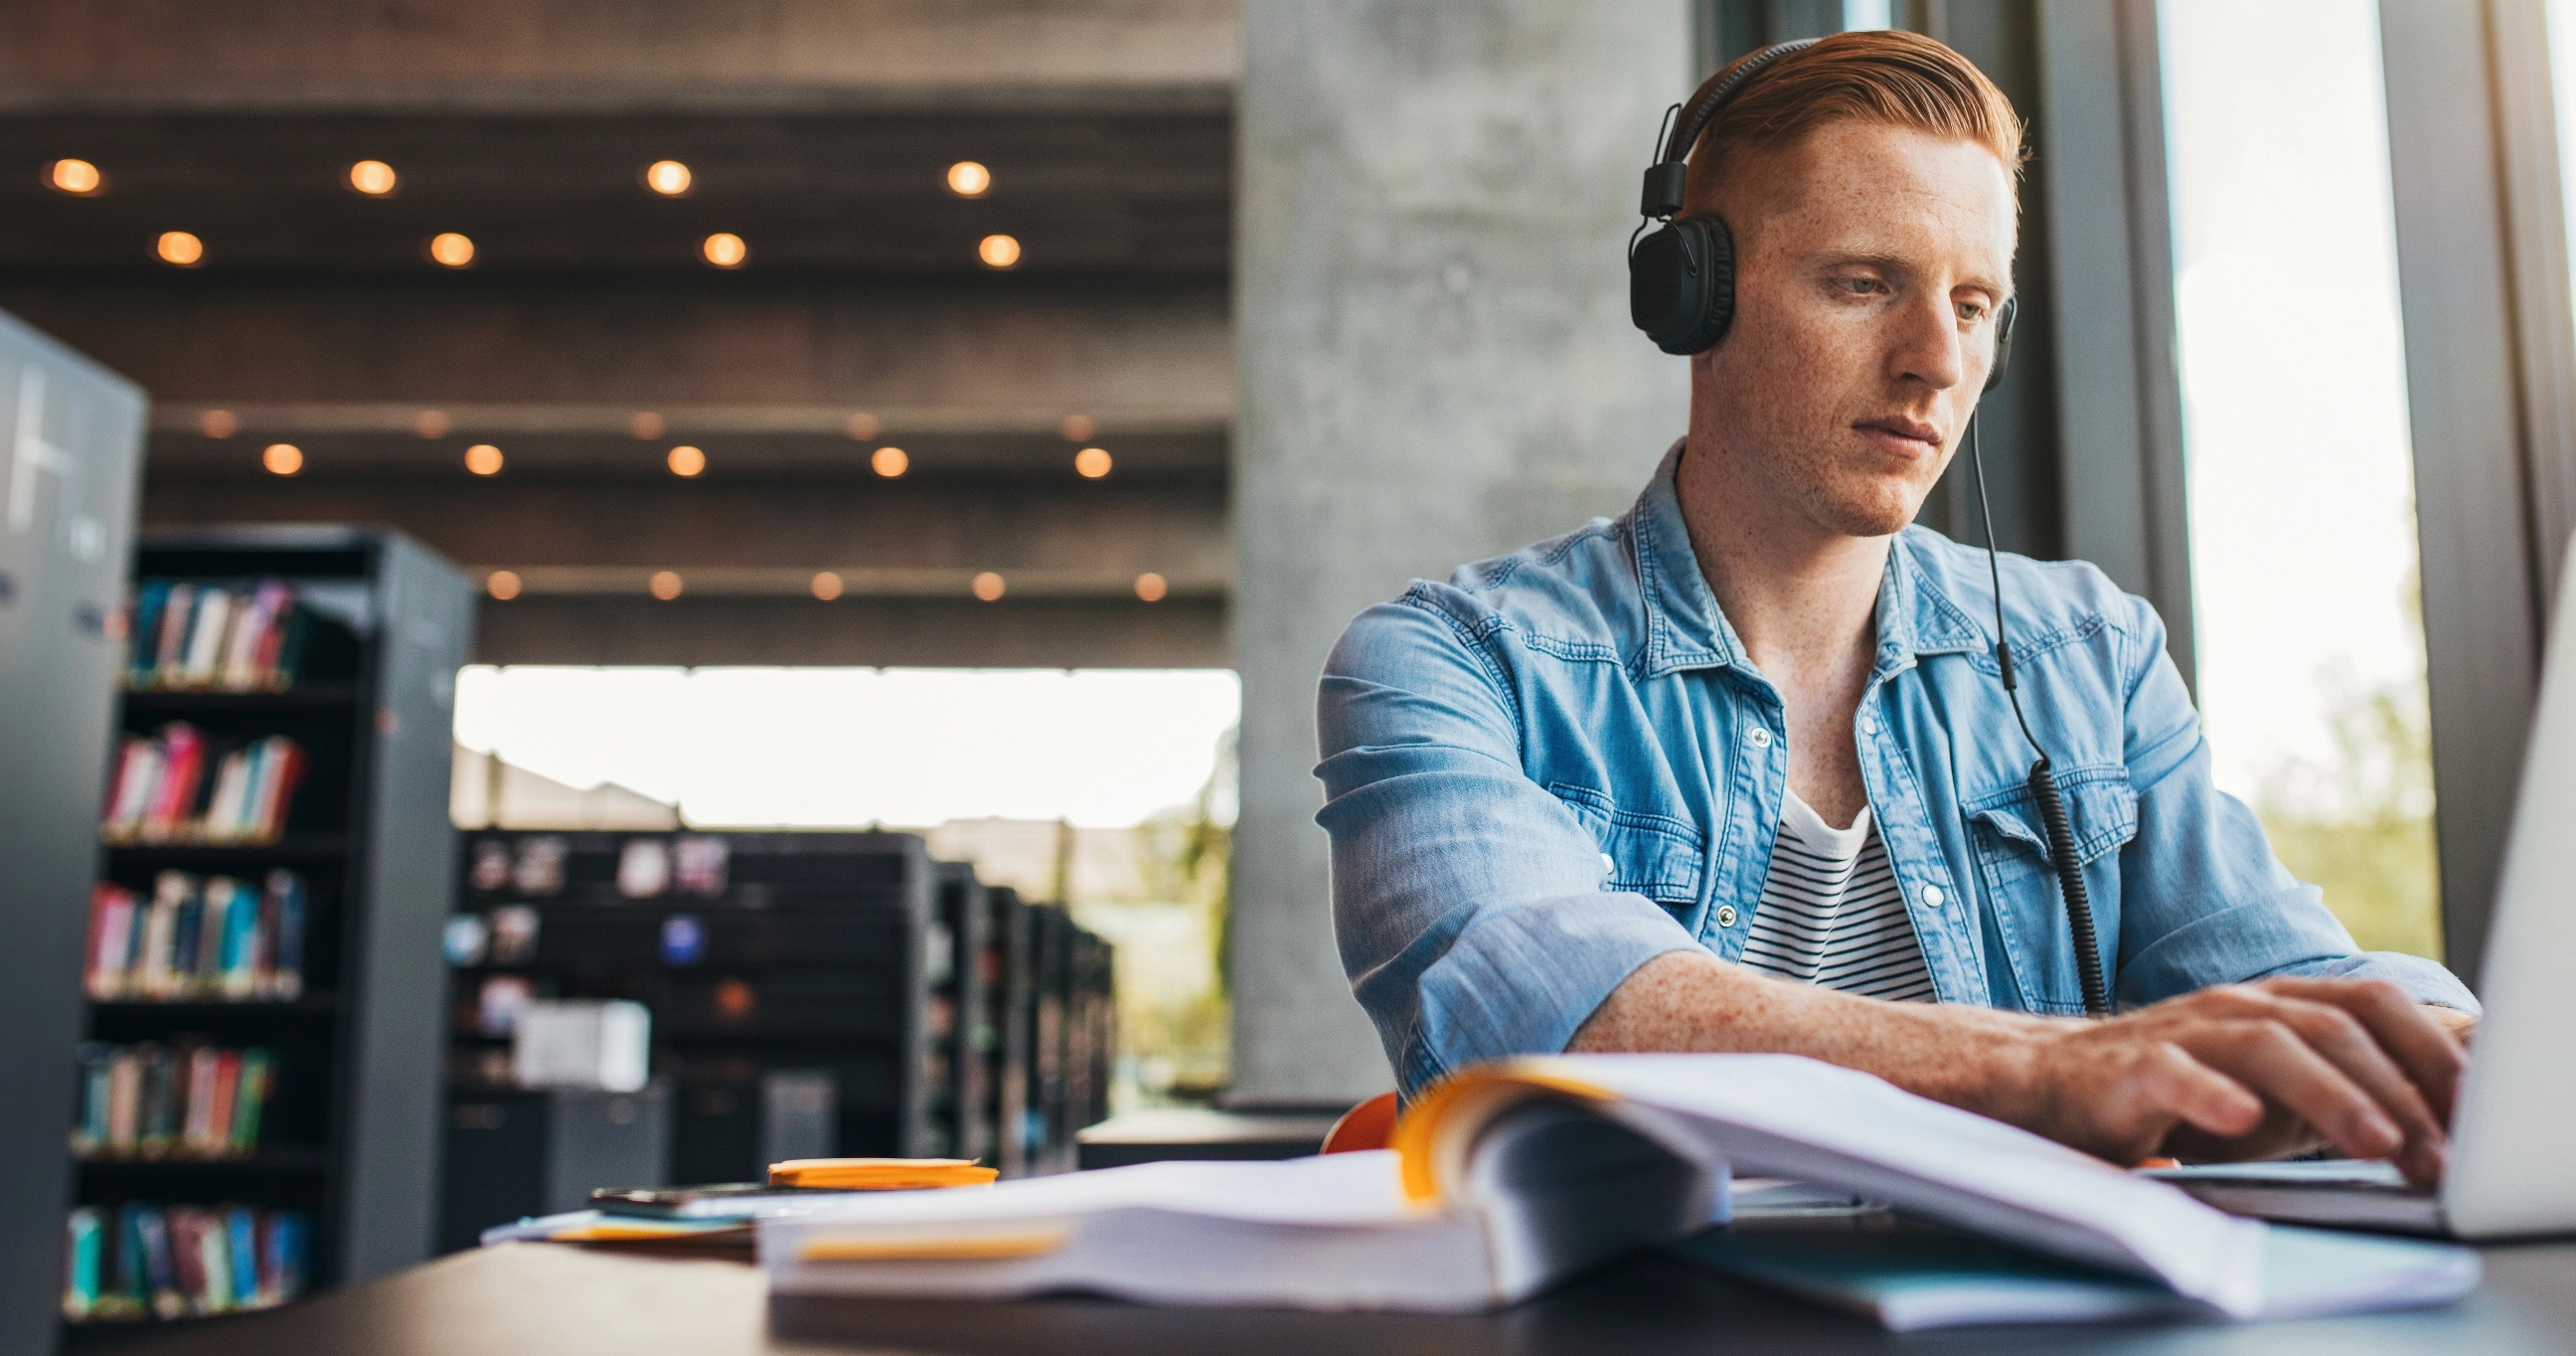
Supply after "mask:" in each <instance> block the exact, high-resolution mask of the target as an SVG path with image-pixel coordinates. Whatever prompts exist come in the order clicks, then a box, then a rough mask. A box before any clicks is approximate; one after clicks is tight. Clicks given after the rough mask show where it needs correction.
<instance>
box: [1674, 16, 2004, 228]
mask: <svg viewBox="0 0 2576 1356" xmlns="http://www.w3.org/2000/svg"><path fill="white" fill-rule="evenodd" d="M1734 69H1735V65H1734V63H1729V64H1728V66H1727V68H1726V70H1724V71H1719V72H1718V73H1717V74H1715V75H1712V76H1710V77H1709V78H1708V84H1705V85H1702V86H1700V90H1701V91H1702V92H1705V91H1706V90H1707V89H1708V88H1709V87H1710V86H1711V85H1715V84H1716V83H1717V82H1718V81H1720V80H1723V79H1725V78H1726V74H1727V71H1732V70H1734ZM1853 119H1856V120H1858V121H1862V122H1874V123H1880V124H1883V125H1886V126H1890V127H1906V128H1912V129H1914V130H1916V131H1919V132H1928V133H1930V134H1932V135H1934V136H1937V137H1945V138H1949V139H1951V140H1956V141H1968V142H1974V143H1975V144H1977V145H1979V146H1983V147H1985V148H1986V149H1987V150H1990V151H1992V152H1994V153H1995V158H1996V159H1998V160H2001V161H2002V162H2003V163H2004V167H2005V168H2006V169H2008V170H2010V171H2012V173H2013V176H2014V178H2015V180H2016V181H2018V179H2019V178H2020V175H2021V164H2022V160H2023V158H2024V156H2025V155H2026V154H2027V152H2026V151H2025V149H2024V148H2023V146H2022V124H2021V118H2020V116H2019V115H2017V114H2015V113H2014V112H2013V106H2012V100H2010V99H2007V98H2005V97H2004V92H2003V91H2002V90H2000V89H1997V88H1995V82H1994V81H1992V80H1989V79H1987V78H1986V73H1985V72H1984V71H1981V70H1978V69H1977V67H1976V64H1975V63H1973V62H1971V61H1969V60H1968V59H1967V58H1966V57H1963V56H1961V55H1959V54H1958V53H1957V52H1954V51H1952V50H1950V49H1949V48H1948V47H1946V46H1944V45H1942V44H1941V43H1938V42H1935V41H1933V40H1932V39H1930V38H1927V37H1925V36H1923V35H1922V34H1920V33H1908V32H1906V31H1904V30H1902V29H1874V30H1869V31H1865V32H1857V33H1836V34H1834V35H1833V36H1832V37H1829V38H1824V39H1821V40H1819V41H1817V42H1816V43H1815V44H1814V45H1813V46H1810V47H1802V48H1800V49H1799V50H1797V51H1795V52H1791V53H1789V54H1788V55H1787V56H1784V57H1781V58H1779V59H1778V60H1776V61H1773V62H1772V63H1771V65H1770V66H1769V67H1768V68H1767V69H1765V70H1763V71H1761V72H1760V73H1758V74H1756V75H1755V76H1754V77H1753V79H1752V80H1751V81H1750V82H1749V83H1747V84H1746V85H1745V87H1744V88H1743V90H1741V91H1740V92H1738V93H1737V94H1736V96H1735V98H1734V99H1732V100H1730V101H1729V102H1728V103H1727V105H1726V107H1724V108H1722V109H1720V110H1718V114H1717V116H1716V117H1715V118H1712V119H1710V120H1709V124H1708V126H1707V127H1706V128H1704V129H1702V130H1701V132H1700V135H1699V141H1698V143H1697V145H1695V146H1694V147H1693V148H1692V151H1691V169H1690V177H1689V180H1688V182H1689V189H1688V191H1687V193H1685V195H1684V201H1685V203H1686V205H1685V206H1684V207H1683V209H1682V210H1683V211H1684V213H1686V214H1694V215H1695V214H1698V213H1702V212H1709V211H1713V210H1715V207H1714V205H1713V204H1712V203H1710V202H1709V201H1708V198H1709V195H1711V194H1712V193H1714V192H1715V187H1716V184H1717V181H1718V177H1719V176H1718V175H1717V174H1715V173H1711V172H1708V171H1711V170H1714V169H1716V168H1717V167H1718V166H1720V165H1722V164H1723V163H1725V162H1726V161H1728V160H1732V159H1735V158H1737V157H1739V156H1741V155H1742V154H1743V153H1744V152H1746V151H1760V150H1769V149H1772V148H1775V147H1779V146H1785V145H1787V144H1789V143H1790V142H1793V141H1796V140H1797V139H1799V138H1800V137H1803V136H1805V135H1807V134H1808V133H1809V132H1812V131H1815V130H1816V129H1817V128H1819V127H1822V126H1824V125H1825V124H1827V123H1833V122H1842V121H1845V120H1853Z"/></svg>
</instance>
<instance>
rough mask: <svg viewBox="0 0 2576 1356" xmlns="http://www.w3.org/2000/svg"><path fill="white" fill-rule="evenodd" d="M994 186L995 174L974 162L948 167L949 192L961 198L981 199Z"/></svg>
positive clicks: (959, 162) (961, 161)
mask: <svg viewBox="0 0 2576 1356" xmlns="http://www.w3.org/2000/svg"><path fill="white" fill-rule="evenodd" d="M992 186H993V172H992V171H991V170H988V169H986V168H984V167H983V166H981V165H978V164H976V163H975V162H974V161H972V160H960V161H958V162H957V163H956V164H954V165H951V166H949V167H948V191H949V192H951V193H954V194H956V195H957V196H958V197H961V198H980V197H983V196H984V191H985V190H986V189H989V188H991V187H992Z"/></svg>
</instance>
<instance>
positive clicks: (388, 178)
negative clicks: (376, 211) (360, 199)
mask: <svg viewBox="0 0 2576 1356" xmlns="http://www.w3.org/2000/svg"><path fill="white" fill-rule="evenodd" d="M349 187H351V188H354V189H356V190H358V191H359V192H361V193H364V194H366V195H367V196H368V197H370V198H381V197H383V196H385V195H386V194H388V193H391V192H393V191H394V167H393V166H391V165H388V164H386V163H385V162H383V161H381V160H361V161H359V162H358V163H356V164H354V165H351V166H350V167H349Z"/></svg>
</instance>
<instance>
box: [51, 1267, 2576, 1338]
mask: <svg viewBox="0 0 2576 1356" xmlns="http://www.w3.org/2000/svg"><path fill="white" fill-rule="evenodd" d="M2485 1252H2486V1261H2487V1282H2486V1284H2485V1285H2484V1286H2483V1287H2481V1288H2480V1289H2479V1291H2478V1293H2476V1294H2475V1295H2472V1296H2470V1297H2469V1298H2467V1299H2465V1300H2462V1301H2460V1302H2458V1303H2456V1304H2453V1305H2450V1306H2448V1307H2446V1308H2442V1309H2433V1310H2424V1311H2419V1312H2414V1313H2403V1314H2386V1315H2380V1316H2377V1317H2371V1318H2352V1319H2333V1320H2324V1321H2318V1322H2307V1323H2278V1324H2258V1325H2248V1326H2235V1327H2228V1326H2194V1325H2166V1326H2152V1327H2151V1326H2128V1327H2081V1328H2076V1327H2060V1328H2030V1327H2017V1328H1982V1329H1959V1330H1954V1331H1950V1332H1936V1333H1916V1334H1912V1335H1910V1336H1904V1337H1899V1336H1894V1335H1891V1334H1887V1333H1883V1332H1880V1331H1879V1330H1878V1329H1877V1328H1876V1327H1875V1326H1873V1325H1871V1324H1868V1323H1865V1322H1863V1321H1861V1320H1858V1319H1853V1318H1847V1317H1843V1316H1840V1315H1837V1314H1833V1313H1828V1312H1826V1311H1824V1310H1820V1309H1815V1308H1811V1307H1808V1306H1806V1305H1803V1304H1799V1303H1796V1302H1793V1301H1790V1300H1786V1299H1781V1298H1778V1297H1775V1296H1772V1295H1770V1294H1767V1293H1765V1292H1763V1291H1760V1290H1755V1289H1752V1288H1750V1287H1746V1286H1742V1285H1738V1284H1736V1283H1733V1282H1730V1281H1727V1280H1725V1279H1722V1278H1720V1277H1718V1276H1716V1275H1714V1274H1712V1273H1710V1272H1707V1271H1704V1270H1701V1269H1699V1268H1696V1267H1693V1266H1690V1265H1689V1264H1687V1263H1684V1262H1681V1261H1678V1260H1675V1259H1672V1258H1668V1257H1663V1256H1660V1255H1649V1256H1645V1257H1640V1258H1637V1259H1634V1260H1632V1261H1629V1262H1626V1263H1622V1264H1620V1265H1617V1266H1614V1267H1611V1268H1609V1269H1606V1270H1604V1271H1602V1272H1600V1273H1597V1274H1595V1275H1593V1276H1590V1277H1587V1278H1585V1279H1583V1280H1581V1281H1578V1282H1576V1283H1574V1284H1572V1285H1569V1286H1567V1287H1565V1288H1563V1289H1561V1290H1558V1291H1556V1292H1554V1293H1552V1294H1548V1295H1543V1296H1541V1297H1539V1298H1538V1299H1535V1300H1532V1301H1530V1302H1529V1303H1527V1304H1523V1305H1521V1306H1519V1307H1518V1308H1514V1309H1509V1310H1506V1311H1504V1312H1502V1313H1497V1314H1484V1315H1477V1316H1473V1317H1447V1316H1430V1315H1420V1314H1309V1313H1297V1312H1286V1311H1277V1310H1224V1309H1149V1308H1144V1307H1141V1306H1136V1305H1126V1304H1114V1303H1109V1302H1106V1301H1098V1300H1080V1299H1061V1300H1041V1301H1030V1302H1023V1303H1015V1304H959V1303H953V1302H940V1303H933V1302H929V1301H884V1300H867V1301H857V1300H820V1299H780V1300H776V1301H771V1300H769V1299H768V1298H767V1296H766V1292H765V1290H764V1288H763V1286H762V1279H761V1273H760V1271H759V1270H758V1269H756V1268H754V1267H752V1266H749V1265H747V1264H744V1263H739V1262H727V1261H683V1260H677V1259H662V1258H652V1257H639V1256H635V1255H633V1254H629V1253H608V1252H593V1251H586V1250H583V1249H579V1248H572V1247H564V1246H560V1245H553V1244H533V1243H522V1244H513V1245H510V1246H507V1247H500V1248H486V1249H482V1250H480V1251H477V1252H469V1253H459V1254H457V1255H455V1256H452V1257H447V1258H443V1259H441V1260H439V1261H436V1262H432V1263H430V1264H429V1265H427V1266H422V1267H416V1268H414V1269H412V1270H410V1271H407V1272H404V1273H402V1274H400V1275H397V1276H393V1277H389V1278H387V1279H385V1280H382V1281H378V1282H376V1283H375V1284H373V1285H369V1286H364V1287H361V1288H359V1289H356V1290H349V1291H342V1292H340V1293H337V1294H333V1295H327V1296H324V1297H322V1298H320V1299H317V1300H314V1301H312V1302H310V1303H306V1304H302V1305H298V1306H295V1307H292V1308H289V1309H284V1310H279V1311H275V1312H271V1313H264V1314H248V1315H242V1316H239V1317H230V1318H219V1319H211V1320H206V1321H205V1322H203V1323H202V1324H200V1325H196V1326H192V1327H189V1328H184V1329H178V1328H174V1329H164V1330H161V1331H158V1332H144V1331H138V1332H136V1333H134V1334H133V1336H132V1338H131V1339H130V1340H126V1341H116V1342H113V1343H112V1344H111V1346H110V1347H109V1348H108V1349H112V1350H114V1351H117V1352H121V1353H152V1354H153V1356H163V1354H166V1356H218V1353H242V1354H243V1356H252V1354H253V1353H255V1354H256V1356H278V1353H285V1352H317V1353H319V1352H330V1353H334V1356H342V1354H344V1353H345V1354H346V1356H390V1354H392V1353H399V1354H400V1356H448V1354H449V1353H455V1354H456V1356H592V1353H598V1354H599V1356H638V1354H639V1353H664V1352H669V1353H689V1354H690V1356H695V1354H696V1353H708V1354H709V1356H737V1354H738V1353H753V1352H808V1353H810V1352H829V1351H866V1352H870V1353H878V1354H880V1356H882V1354H883V1353H894V1352H907V1353H911V1352H918V1353H955V1354H956V1356H987V1354H998V1353H1023V1352H1028V1353H1046V1356H1090V1354H1091V1353H1100V1354H1101V1356H1112V1354H1113V1353H1114V1356H1161V1354H1162V1353H1167V1352H1168V1353H1201V1352H1221V1353H1223V1356H1272V1354H1273V1353H1278V1354H1279V1356H1288V1354H1289V1353H1295V1356H1308V1354H1309V1353H1315V1352H1332V1353H1336V1354H1337V1356H1372V1354H1373V1353H1390V1354H1393V1353H1402V1356H1447V1354H1448V1353H1453V1352H1454V1353H1459V1356H1468V1354H1469V1353H1475V1354H1476V1356H1483V1354H1484V1353H1494V1352H1501V1353H1514V1354H1517V1356H1544V1354H1545V1353H1551V1352H1584V1353H1616V1354H1617V1356H1660V1353H1665V1352H1673V1353H1680V1352H1690V1353H1693V1354H1694V1356H1701V1354H1703V1353H1708V1352H1715V1351H1735V1350H1750V1351H1762V1352H1781V1353H1806V1352H1837V1353H1839V1352H1876V1351H1898V1350H1902V1351H1907V1352H1940V1353H1974V1352H2015V1353H2027V1352H2040V1351H2045V1352H2113V1351H2116V1352H2119V1353H2122V1356H2146V1354H2147V1353H2166V1352H2228V1353H2236V1352H2248V1353H2250V1352H2262V1353H2265V1354H2266V1356H2276V1354H2279V1356H2304V1354H2305V1353H2316V1354H2317V1356H2379V1354H2380V1353H2387V1354H2388V1356H2399V1354H2400V1353H2402V1354H2403V1356H2486V1353H2490V1352H2495V1353H2503V1352H2513V1353H2521V1352H2555V1351H2576V1243H2556V1244H2544V1245H2528V1246H2517V1247H2497V1248H2489V1249H2486V1250H2485ZM102 1335H103V1334H102Z"/></svg>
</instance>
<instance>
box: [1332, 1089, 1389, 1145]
mask: <svg viewBox="0 0 2576 1356" xmlns="http://www.w3.org/2000/svg"><path fill="white" fill-rule="evenodd" d="M1394 1138H1395V1094H1394V1093H1391V1092H1381V1093H1379V1094H1378V1095H1377V1096H1375V1097H1372V1098H1370V1099H1368V1100H1367V1101H1365V1102H1362V1103H1360V1104H1359V1105H1358V1106H1355V1107H1352V1108H1351V1109H1350V1110H1348V1111H1345V1112H1343V1113H1342V1118H1341V1119H1340V1120H1338V1121H1335V1122H1333V1128H1332V1130H1331V1131H1330V1132H1328V1133H1326V1134H1325V1136H1324V1148H1323V1152H1325V1153H1328V1154H1349V1153H1358V1152H1359V1151H1361V1150H1363V1149H1383V1148H1385V1147H1386V1146H1387V1144H1388V1143H1389V1142H1390V1141H1392V1140H1393V1139H1394Z"/></svg>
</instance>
